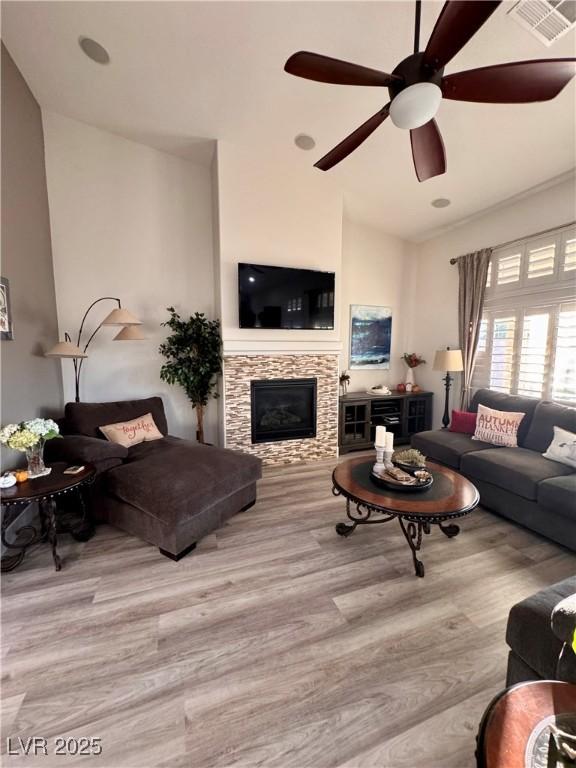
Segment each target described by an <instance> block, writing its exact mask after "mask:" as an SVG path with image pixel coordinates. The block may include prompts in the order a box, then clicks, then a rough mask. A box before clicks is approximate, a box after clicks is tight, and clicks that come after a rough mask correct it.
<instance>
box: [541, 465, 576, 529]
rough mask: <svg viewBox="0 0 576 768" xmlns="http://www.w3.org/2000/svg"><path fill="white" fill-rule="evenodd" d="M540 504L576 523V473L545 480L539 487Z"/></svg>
mask: <svg viewBox="0 0 576 768" xmlns="http://www.w3.org/2000/svg"><path fill="white" fill-rule="evenodd" d="M538 503H539V504H540V505H541V506H542V507H544V509H550V510H552V511H554V512H559V513H560V514H561V515H564V516H565V517H569V518H571V519H572V520H575V521H576V472H572V474H570V475H564V476H563V477H551V478H550V479H549V480H543V481H542V482H541V483H540V484H539V486H538Z"/></svg>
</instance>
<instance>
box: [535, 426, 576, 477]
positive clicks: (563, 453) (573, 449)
mask: <svg viewBox="0 0 576 768" xmlns="http://www.w3.org/2000/svg"><path fill="white" fill-rule="evenodd" d="M542 455H543V456H544V458H546V459H552V461H559V462H560V464H566V466H567V467H572V469H576V434H575V433H574V432H568V430H567V429H562V428H561V427H554V440H552V442H551V443H550V445H549V446H548V448H547V450H546V453H543V454H542Z"/></svg>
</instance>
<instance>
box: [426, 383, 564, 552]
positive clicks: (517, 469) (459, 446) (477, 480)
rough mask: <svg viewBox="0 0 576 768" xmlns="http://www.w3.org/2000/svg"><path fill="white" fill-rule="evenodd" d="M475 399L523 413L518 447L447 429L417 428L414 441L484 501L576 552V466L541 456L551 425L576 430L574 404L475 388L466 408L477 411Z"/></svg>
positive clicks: (546, 444) (486, 404)
mask: <svg viewBox="0 0 576 768" xmlns="http://www.w3.org/2000/svg"><path fill="white" fill-rule="evenodd" d="M479 404H482V405H485V406H487V407H488V408H494V409H496V410H499V411H520V412H522V413H525V414H526V415H525V417H524V419H523V420H522V422H521V424H520V427H519V430H518V448H503V447H498V446H495V445H491V444H490V443H484V442H482V441H478V440H473V439H472V437H471V436H470V435H464V434H460V433H458V432H450V431H449V430H447V429H439V430H432V431H429V432H419V433H418V434H416V435H413V436H412V446H413V447H414V448H417V449H418V450H419V451H421V452H422V453H423V454H424V455H425V456H427V457H428V458H429V459H432V460H433V461H438V462H440V463H441V464H446V465H447V466H449V467H452V468H454V469H456V470H457V471H459V472H461V473H462V474H463V475H465V476H466V477H468V478H470V480H471V481H472V482H473V483H474V485H475V486H476V487H477V488H478V490H479V491H480V503H481V504H482V506H484V507H486V508H487V509H490V510H492V511H494V512H497V513H498V514H500V515H502V516H503V517H507V518H509V519H510V520H514V522H516V523H519V524H520V525H523V526H525V527H526V528H530V529H531V530H533V531H536V532H537V533H540V534H542V535H543V536H546V537H547V538H549V539H552V540H553V541H556V542H558V543H559V544H563V545H564V546H565V547H568V548H569V549H571V550H573V551H576V470H574V469H572V468H571V467H569V466H567V465H565V464H561V463H559V462H557V461H551V460H550V459H545V458H544V457H543V456H542V453H544V452H545V451H546V449H547V448H548V446H549V445H550V443H551V442H552V438H553V436H554V427H555V426H558V427H561V428H562V429H566V430H568V431H570V432H576V409H575V408H569V407H567V406H563V405H558V404H557V403H551V402H548V401H545V400H535V399H533V398H528V397H520V396H516V395H506V394H503V393H501V392H493V391H492V390H489V389H480V390H478V391H477V392H476V394H475V395H474V398H473V401H472V405H471V409H470V410H472V411H474V412H475V411H477V410H478V405H479Z"/></svg>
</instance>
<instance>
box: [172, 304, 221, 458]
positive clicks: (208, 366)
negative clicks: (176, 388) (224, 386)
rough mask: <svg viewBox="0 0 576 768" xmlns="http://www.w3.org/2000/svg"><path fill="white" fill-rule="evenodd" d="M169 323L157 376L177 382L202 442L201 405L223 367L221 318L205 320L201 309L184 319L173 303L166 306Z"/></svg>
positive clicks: (212, 393) (212, 391) (213, 390)
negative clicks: (191, 409)
mask: <svg viewBox="0 0 576 768" xmlns="http://www.w3.org/2000/svg"><path fill="white" fill-rule="evenodd" d="M167 311H168V312H169V313H170V319H169V320H167V321H166V322H165V323H162V325H163V326H168V328H170V330H171V331H172V333H171V334H170V336H168V338H167V339H166V341H165V342H164V343H163V344H161V345H160V350H159V351H160V354H162V355H163V356H164V357H165V358H166V360H167V362H166V363H164V364H163V366H162V368H161V369H160V378H161V379H162V380H163V381H166V382H167V383H168V384H180V386H181V387H182V389H183V390H184V391H185V392H186V395H187V396H188V399H189V400H190V402H191V403H192V407H193V408H194V409H195V410H196V419H197V423H198V427H197V431H196V438H197V440H198V442H200V443H203V442H204V409H205V408H206V406H207V405H208V400H209V399H210V398H211V397H218V392H216V382H217V376H218V375H219V374H220V373H221V371H222V339H221V337H220V321H219V320H208V319H207V318H206V316H205V315H204V313H203V312H202V313H201V312H195V313H194V315H193V316H192V317H190V318H188V320H183V319H182V318H181V317H180V315H179V314H178V313H177V312H176V310H175V309H174V307H168V308H167Z"/></svg>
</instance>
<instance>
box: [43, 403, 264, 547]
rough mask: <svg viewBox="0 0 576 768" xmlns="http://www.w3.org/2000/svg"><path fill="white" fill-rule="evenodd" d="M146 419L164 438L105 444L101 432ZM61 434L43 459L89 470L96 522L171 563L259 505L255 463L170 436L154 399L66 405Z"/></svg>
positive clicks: (252, 458) (258, 470)
mask: <svg viewBox="0 0 576 768" xmlns="http://www.w3.org/2000/svg"><path fill="white" fill-rule="evenodd" d="M147 413H151V414H152V416H153V418H154V421H155V423H156V426H157V427H158V429H159V431H160V432H161V433H162V434H163V435H164V437H163V438H162V439H160V440H153V441H150V442H145V443H140V444H139V445H135V446H132V447H131V448H124V447H123V446H121V445H117V444H115V443H110V442H108V441H107V440H106V439H104V437H103V435H102V433H101V432H100V430H99V427H100V426H103V425H105V424H113V423H116V422H119V421H129V420H131V419H135V418H138V417H140V416H144V415H145V414H147ZM61 430H62V433H63V435H64V438H63V439H62V440H51V441H50V442H49V443H47V446H46V455H47V458H48V460H49V461H68V462H71V463H88V462H89V463H91V464H94V466H95V467H96V471H97V476H96V481H95V484H94V487H93V491H92V501H93V508H94V513H95V515H96V517H97V519H99V520H103V521H106V522H109V523H110V524H112V525H115V526H117V527H118V528H121V529H122V530H125V531H127V532H128V533H131V534H133V535H134V536H138V537H139V538H141V539H144V540H145V541H148V542H150V543H151V544H154V545H155V546H157V547H159V549H160V551H161V552H162V554H164V555H166V556H167V557H170V558H172V559H174V560H179V559H180V558H181V557H183V556H184V555H185V554H187V553H188V552H189V551H190V550H191V549H193V548H194V546H195V545H196V542H198V541H199V540H200V539H201V538H202V537H203V536H206V534H208V533H210V532H211V531H214V530H215V529H217V528H220V527H221V526H222V525H223V524H224V522H225V521H226V520H227V519H228V518H229V517H232V515H235V514H236V513H237V512H240V511H243V510H245V509H247V508H248V507H250V506H252V505H253V504H254V502H255V501H256V482H257V481H258V480H259V479H260V477H261V476H262V466H261V461H260V459H258V458H256V457H255V456H250V455H248V454H245V453H240V452H238V451H230V450H226V449H222V448H215V447H212V446H208V445H199V444H197V443H192V442H189V441H187V440H182V439H180V438H177V437H172V436H170V435H168V425H167V422H166V415H165V413H164V405H163V403H162V400H161V398H159V397H150V398H147V399H145V400H128V401H121V402H113V403H68V404H67V405H66V410H65V417H64V419H63V421H62V422H61Z"/></svg>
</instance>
